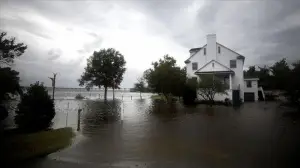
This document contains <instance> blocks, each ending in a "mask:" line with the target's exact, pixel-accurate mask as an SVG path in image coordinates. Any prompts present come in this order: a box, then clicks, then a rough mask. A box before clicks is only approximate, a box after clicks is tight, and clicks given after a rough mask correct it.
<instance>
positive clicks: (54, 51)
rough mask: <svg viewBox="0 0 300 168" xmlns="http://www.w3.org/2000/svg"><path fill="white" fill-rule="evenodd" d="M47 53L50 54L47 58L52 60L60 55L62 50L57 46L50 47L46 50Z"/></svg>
mask: <svg viewBox="0 0 300 168" xmlns="http://www.w3.org/2000/svg"><path fill="white" fill-rule="evenodd" d="M48 55H49V56H50V57H49V58H48V60H50V61H54V60H56V59H58V58H59V57H60V56H61V55H62V50H61V49H59V48H52V49H50V50H49V51H48Z"/></svg>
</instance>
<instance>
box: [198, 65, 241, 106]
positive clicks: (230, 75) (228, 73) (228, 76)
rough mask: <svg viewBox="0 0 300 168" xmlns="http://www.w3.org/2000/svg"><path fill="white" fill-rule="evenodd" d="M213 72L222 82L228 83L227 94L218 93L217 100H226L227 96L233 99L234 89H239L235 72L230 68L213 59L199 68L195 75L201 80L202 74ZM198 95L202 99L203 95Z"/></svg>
mask: <svg viewBox="0 0 300 168" xmlns="http://www.w3.org/2000/svg"><path fill="white" fill-rule="evenodd" d="M205 74H211V75H214V76H215V77H216V78H218V79H220V80H221V81H222V82H224V83H226V84H227V90H226V93H227V94H216V95H215V100H218V101H224V100H225V98H228V99H230V100H232V90H233V89H239V88H238V87H237V86H235V85H234V80H233V79H234V77H235V73H234V71H232V70H231V69H230V68H228V67H226V66H224V65H222V64H221V63H219V62H217V61H215V60H212V61H210V62H208V63H207V64H205V65H204V66H203V67H201V68H200V69H198V70H197V71H196V72H195V75H197V76H198V78H199V80H201V75H205ZM197 95H198V99H199V100H201V99H202V97H201V96H199V94H197Z"/></svg>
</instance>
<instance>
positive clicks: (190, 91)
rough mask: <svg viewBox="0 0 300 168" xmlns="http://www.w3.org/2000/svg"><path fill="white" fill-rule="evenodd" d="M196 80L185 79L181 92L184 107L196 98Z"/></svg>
mask: <svg viewBox="0 0 300 168" xmlns="http://www.w3.org/2000/svg"><path fill="white" fill-rule="evenodd" d="M197 85H198V82H197V78H196V79H195V78H190V79H187V81H186V84H185V87H184V90H183V96H182V98H183V103H184V104H186V105H189V104H193V103H194V102H195V99H196V98H197Z"/></svg>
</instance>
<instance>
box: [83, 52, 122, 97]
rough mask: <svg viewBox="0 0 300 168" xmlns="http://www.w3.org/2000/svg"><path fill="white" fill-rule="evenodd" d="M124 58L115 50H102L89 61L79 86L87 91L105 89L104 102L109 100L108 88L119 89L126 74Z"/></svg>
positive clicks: (95, 53)
mask: <svg viewBox="0 0 300 168" xmlns="http://www.w3.org/2000/svg"><path fill="white" fill-rule="evenodd" d="M125 64H126V62H125V60H124V56H123V55H122V54H121V53H120V52H119V51H116V50H115V49H113V48H108V49H101V50H100V51H99V52H96V51H95V52H94V53H93V55H92V56H90V58H88V59H87V66H86V68H85V71H84V72H83V74H82V75H81V78H80V79H79V80H78V81H79V85H80V86H83V85H85V86H86V88H87V89H89V88H91V87H93V86H97V87H99V88H101V87H102V86H103V87H104V100H107V88H108V87H111V88H113V89H115V88H118V87H119V85H120V84H121V82H122V80H123V74H124V73H125V70H126V68H125Z"/></svg>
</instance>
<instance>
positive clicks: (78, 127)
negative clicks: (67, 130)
mask: <svg viewBox="0 0 300 168" xmlns="http://www.w3.org/2000/svg"><path fill="white" fill-rule="evenodd" d="M81 111H82V109H78V117H77V131H80V113H81Z"/></svg>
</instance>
